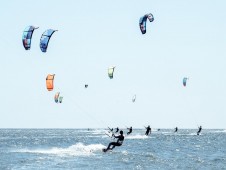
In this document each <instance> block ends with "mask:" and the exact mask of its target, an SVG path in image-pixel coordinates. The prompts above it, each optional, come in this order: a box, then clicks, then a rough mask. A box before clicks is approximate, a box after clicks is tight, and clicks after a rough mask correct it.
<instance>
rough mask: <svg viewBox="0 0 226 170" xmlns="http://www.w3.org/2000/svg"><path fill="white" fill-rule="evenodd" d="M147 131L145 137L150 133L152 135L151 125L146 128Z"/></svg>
mask: <svg viewBox="0 0 226 170" xmlns="http://www.w3.org/2000/svg"><path fill="white" fill-rule="evenodd" d="M145 129H146V132H145V135H146V136H148V135H149V133H150V134H151V128H150V125H148V127H145Z"/></svg>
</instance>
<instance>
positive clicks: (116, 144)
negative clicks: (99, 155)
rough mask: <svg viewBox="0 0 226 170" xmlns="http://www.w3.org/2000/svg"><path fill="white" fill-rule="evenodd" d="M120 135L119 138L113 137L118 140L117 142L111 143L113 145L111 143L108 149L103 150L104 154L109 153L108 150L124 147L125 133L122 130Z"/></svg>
mask: <svg viewBox="0 0 226 170" xmlns="http://www.w3.org/2000/svg"><path fill="white" fill-rule="evenodd" d="M119 133H120V135H118V136H115V135H113V136H114V137H115V138H117V139H118V140H117V142H111V143H109V144H108V147H107V149H103V151H104V152H107V151H108V150H112V149H114V148H115V146H121V145H122V143H123V141H124V136H123V131H122V130H120V132H119ZM111 146H112V147H111Z"/></svg>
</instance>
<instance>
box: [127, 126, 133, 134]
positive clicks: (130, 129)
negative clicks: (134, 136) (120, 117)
mask: <svg viewBox="0 0 226 170" xmlns="http://www.w3.org/2000/svg"><path fill="white" fill-rule="evenodd" d="M127 129H128V130H129V132H127V135H129V134H130V133H132V131H133V128H132V126H131V127H130V128H127Z"/></svg>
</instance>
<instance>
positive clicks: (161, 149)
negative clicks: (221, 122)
mask: <svg viewBox="0 0 226 170" xmlns="http://www.w3.org/2000/svg"><path fill="white" fill-rule="evenodd" d="M126 131H127V130H125V132H126ZM196 131H197V129H179V130H178V132H177V133H174V132H173V129H161V130H160V131H153V132H152V133H151V135H150V136H145V135H144V134H145V129H134V130H133V132H132V133H131V134H130V135H128V136H127V135H126V133H125V140H124V143H123V145H122V146H120V147H115V149H114V150H113V151H109V152H106V153H104V152H102V149H103V148H106V146H107V145H108V143H109V142H112V141H114V139H113V138H110V137H109V136H108V135H109V132H108V130H107V129H106V130H105V129H0V169H1V170H5V169H6V170H7V169H10V170H11V169H16V170H17V169H19V170H20V169H23V170H24V169H28V170H34V169H41V170H49V169H50V170H51V169H98V170H99V169H217V170H218V169H226V130H224V129H217V130H214V129H212V130H205V129H204V130H202V132H201V134H200V135H199V136H198V135H196ZM106 134H108V135H106Z"/></svg>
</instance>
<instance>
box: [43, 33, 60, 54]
mask: <svg viewBox="0 0 226 170" xmlns="http://www.w3.org/2000/svg"><path fill="white" fill-rule="evenodd" d="M55 31H57V30H53V29H48V30H46V31H45V32H44V33H43V34H42V36H41V39H40V49H41V50H42V52H44V53H45V52H46V51H47V48H48V44H49V40H50V38H51V36H52V35H53V33H54V32H55Z"/></svg>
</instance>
